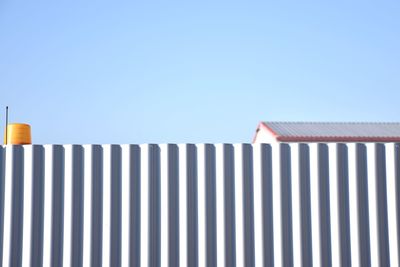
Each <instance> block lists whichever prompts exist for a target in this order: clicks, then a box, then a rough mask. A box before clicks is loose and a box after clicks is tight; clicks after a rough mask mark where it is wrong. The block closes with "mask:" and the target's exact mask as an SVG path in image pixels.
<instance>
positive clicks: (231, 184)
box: [0, 144, 400, 266]
mask: <svg viewBox="0 0 400 267" xmlns="http://www.w3.org/2000/svg"><path fill="white" fill-rule="evenodd" d="M399 181H400V147H399V145H398V144H328V145H327V144H310V145H308V144H290V145H287V144H274V145H267V144H260V145H249V144H235V145H231V144H217V145H213V144H199V145H193V144H182V145H174V144H168V145H149V144H145V145H122V146H120V145H84V146H81V145H63V146H61V145H45V146H41V145H33V146H7V147H4V146H3V147H0V208H1V210H0V216H1V217H0V229H1V231H0V244H1V246H0V256H1V261H2V266H273V265H275V266H299V265H302V266H350V265H352V266H389V265H391V266H399V245H398V243H399V238H400V232H399V224H398V222H399V216H400V212H399V208H400V204H399V203H400V194H399V192H400V191H399V189H400V183H399Z"/></svg>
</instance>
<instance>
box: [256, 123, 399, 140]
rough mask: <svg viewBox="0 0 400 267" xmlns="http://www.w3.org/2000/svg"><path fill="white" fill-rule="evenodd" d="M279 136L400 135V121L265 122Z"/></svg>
mask: <svg viewBox="0 0 400 267" xmlns="http://www.w3.org/2000/svg"><path fill="white" fill-rule="evenodd" d="M264 124H265V125H266V126H268V127H269V128H270V129H271V130H272V131H274V132H275V133H276V134H277V135H279V136H310V137H323V136H325V137H335V136H336V137H400V123H394V122H392V123H382V122H379V123H373V122H365V123H363V122H264Z"/></svg>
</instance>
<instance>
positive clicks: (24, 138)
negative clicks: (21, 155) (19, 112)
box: [4, 123, 32, 145]
mask: <svg viewBox="0 0 400 267" xmlns="http://www.w3.org/2000/svg"><path fill="white" fill-rule="evenodd" d="M6 131H7V134H6V135H4V144H8V145H29V144H32V137H31V126H30V125H29V124H25V123H10V124H8V125H7V129H6ZM6 136H7V140H6Z"/></svg>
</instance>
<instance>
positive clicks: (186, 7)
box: [0, 0, 400, 143]
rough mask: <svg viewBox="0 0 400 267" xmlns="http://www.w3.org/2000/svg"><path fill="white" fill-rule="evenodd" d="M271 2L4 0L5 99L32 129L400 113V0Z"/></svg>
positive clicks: (231, 127)
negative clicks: (371, 0)
mask: <svg viewBox="0 0 400 267" xmlns="http://www.w3.org/2000/svg"><path fill="white" fill-rule="evenodd" d="M267 2H268V1H260V2H253V1H241V2H238V1H195V2H193V1H162V2H161V1H160V2H153V1H140V2H138V1H126V2H122V1H109V2H99V1H50V0H47V1H18V0H3V1H1V2H0V107H1V108H2V109H3V108H4V107H5V106H6V105H9V106H10V110H11V115H10V120H11V121H12V122H26V123H30V124H31V125H32V131H33V141H34V142H35V143H149V142H155V143H165V142H251V140H252V137H253V134H254V131H255V129H256V126H257V124H258V122H259V121H261V120H282V121H400V118H399V115H400V75H399V71H400V15H399V14H400V2H399V1H374V2H375V3H369V2H367V1H330V3H327V1H316V2H312V1H295V2H289V1H279V2H280V3H279V4H276V3H267ZM271 2H277V1H271ZM349 2H351V3H349ZM0 123H1V129H3V127H4V126H3V125H4V115H3V113H1V120H0Z"/></svg>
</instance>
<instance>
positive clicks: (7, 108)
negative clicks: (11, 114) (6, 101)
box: [5, 106, 8, 145]
mask: <svg viewBox="0 0 400 267" xmlns="http://www.w3.org/2000/svg"><path fill="white" fill-rule="evenodd" d="M7 126H8V106H6V142H5V144H6V145H7V142H8V139H7V133H8V129H7Z"/></svg>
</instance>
